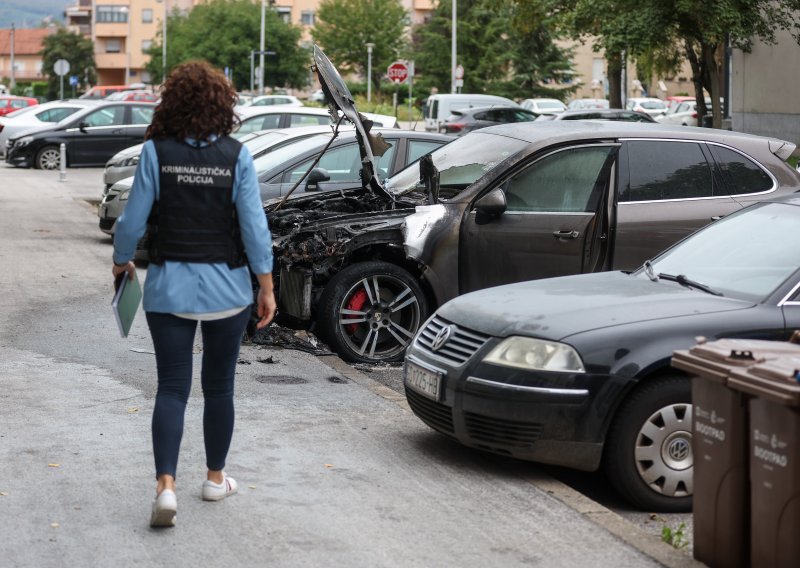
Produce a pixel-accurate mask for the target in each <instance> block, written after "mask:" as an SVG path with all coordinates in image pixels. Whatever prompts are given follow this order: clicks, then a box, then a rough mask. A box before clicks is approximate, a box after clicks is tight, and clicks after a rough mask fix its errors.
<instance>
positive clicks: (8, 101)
mask: <svg viewBox="0 0 800 568" xmlns="http://www.w3.org/2000/svg"><path fill="white" fill-rule="evenodd" d="M37 104H39V101H37V100H36V99H34V98H32V97H16V96H14V95H2V96H0V116H5V115H7V114H9V113H11V112H14V111H15V110H19V109H21V108H25V107H29V106H33V105H37Z"/></svg>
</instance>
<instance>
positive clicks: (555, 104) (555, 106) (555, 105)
mask: <svg viewBox="0 0 800 568" xmlns="http://www.w3.org/2000/svg"><path fill="white" fill-rule="evenodd" d="M538 106H539V108H552V109H562V108H564V105H563V104H562V103H559V102H552V103H551V102H541V101H540V102H539V103H538Z"/></svg>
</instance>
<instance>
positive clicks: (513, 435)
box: [464, 412, 542, 448]
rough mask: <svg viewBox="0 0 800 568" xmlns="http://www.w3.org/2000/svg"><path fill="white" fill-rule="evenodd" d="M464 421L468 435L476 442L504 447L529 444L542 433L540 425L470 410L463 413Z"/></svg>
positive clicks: (517, 446)
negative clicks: (483, 414) (502, 418)
mask: <svg viewBox="0 0 800 568" xmlns="http://www.w3.org/2000/svg"><path fill="white" fill-rule="evenodd" d="M464 423H465V425H466V427H467V433H468V434H469V437H470V438H472V439H473V440H475V441H476V442H484V443H486V444H497V445H500V446H506V447H509V446H510V447H515V448H524V447H526V446H531V445H533V443H534V442H535V441H536V440H538V439H539V437H540V436H541V435H542V425H541V424H537V423H533V422H517V421H514V420H501V419H499V418H490V417H488V416H482V415H480V414H473V413H471V412H465V413H464Z"/></svg>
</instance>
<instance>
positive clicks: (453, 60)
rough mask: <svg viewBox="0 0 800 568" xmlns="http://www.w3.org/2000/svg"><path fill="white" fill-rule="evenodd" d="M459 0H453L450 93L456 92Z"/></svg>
mask: <svg viewBox="0 0 800 568" xmlns="http://www.w3.org/2000/svg"><path fill="white" fill-rule="evenodd" d="M456 4H457V0H453V29H452V34H451V36H450V92H451V93H455V92H456V20H457V18H456V8H457V6H456Z"/></svg>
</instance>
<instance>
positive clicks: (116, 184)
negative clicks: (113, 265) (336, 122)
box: [97, 126, 330, 260]
mask: <svg viewBox="0 0 800 568" xmlns="http://www.w3.org/2000/svg"><path fill="white" fill-rule="evenodd" d="M325 131H330V126H304V127H301V128H286V129H280V130H263V131H261V132H254V133H252V134H248V135H247V136H245V137H243V138H242V139H241V140H240V142H241V143H242V145H244V146H245V147H246V148H247V149H248V150H249V151H250V153H251V154H252V156H253V158H259V157H261V156H263V155H264V154H267V153H269V152H272V151H274V150H276V149H278V148H282V147H284V146H287V145H289V144H294V143H295V142H298V141H300V140H303V139H304V138H308V137H310V136H314V135H317V134H319V133H321V132H325ZM143 145H144V144H143V143H142V144H137V145H136V146H131V147H130V148H126V149H124V150H122V151H121V152H118V153H117V154H115V155H114V156H113V157H112V158H111V159H110V160H109V161H108V163H107V164H106V169H105V171H104V173H103V181H104V183H105V187H104V189H103V194H102V197H101V199H100V205H99V206H98V208H97V216H98V217H99V218H100V220H99V226H100V230H101V231H102V232H104V233H106V234H107V235H113V234H114V231H115V229H116V222H117V219H118V218H119V216H120V215H122V212H123V211H124V210H125V206H126V205H127V204H128V196H129V192H130V190H131V187H133V176H134V174H135V173H136V166H138V164H139V156H140V155H141V153H142V146H143ZM139 258H140V259H142V260H144V259H145V258H146V257H145V255H144V254H140V255H139Z"/></svg>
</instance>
